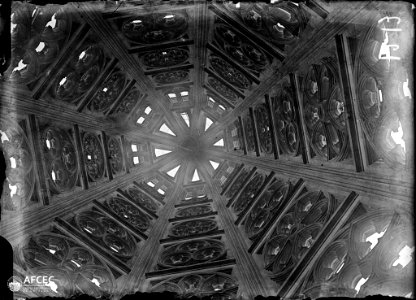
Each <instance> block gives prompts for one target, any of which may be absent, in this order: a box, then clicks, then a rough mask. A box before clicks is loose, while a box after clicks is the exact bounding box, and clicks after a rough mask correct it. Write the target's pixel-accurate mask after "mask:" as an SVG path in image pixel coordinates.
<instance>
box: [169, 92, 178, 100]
mask: <svg viewBox="0 0 416 300" xmlns="http://www.w3.org/2000/svg"><path fill="white" fill-rule="evenodd" d="M168 97H169V98H170V99H173V98H176V94H174V93H169V94H168Z"/></svg>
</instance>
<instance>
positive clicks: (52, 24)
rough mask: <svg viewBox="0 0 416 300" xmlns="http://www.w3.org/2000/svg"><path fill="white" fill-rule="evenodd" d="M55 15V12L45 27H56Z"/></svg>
mask: <svg viewBox="0 0 416 300" xmlns="http://www.w3.org/2000/svg"><path fill="white" fill-rule="evenodd" d="M55 17H56V14H53V15H52V18H51V20H50V21H49V22H48V23H46V25H45V27H48V26H49V27H51V28H52V29H54V28H55V27H56V18H55Z"/></svg>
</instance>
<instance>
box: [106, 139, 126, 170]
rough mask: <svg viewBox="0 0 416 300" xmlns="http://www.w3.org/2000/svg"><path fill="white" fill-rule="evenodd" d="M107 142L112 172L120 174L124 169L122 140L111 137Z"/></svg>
mask: <svg viewBox="0 0 416 300" xmlns="http://www.w3.org/2000/svg"><path fill="white" fill-rule="evenodd" d="M107 144H108V155H109V160H110V168H111V172H112V173H113V174H118V173H120V172H121V171H123V154H122V152H121V145H120V141H119V140H118V139H117V138H115V137H110V138H109V139H108V143H107Z"/></svg>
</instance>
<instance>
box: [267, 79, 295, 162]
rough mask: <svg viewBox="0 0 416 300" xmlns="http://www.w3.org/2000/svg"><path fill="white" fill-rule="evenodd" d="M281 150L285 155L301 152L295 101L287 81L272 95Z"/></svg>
mask: <svg viewBox="0 0 416 300" xmlns="http://www.w3.org/2000/svg"><path fill="white" fill-rule="evenodd" d="M271 99H272V106H273V113H274V115H275V118H276V129H277V130H276V131H277V137H278V142H279V149H280V150H281V151H282V152H283V153H287V154H290V155H297V153H298V151H299V141H300V137H299V129H298V126H297V117H296V115H295V110H294V99H293V95H292V92H291V90H290V85H289V83H288V82H287V81H285V82H284V83H283V84H282V85H281V86H279V87H277V88H276V89H275V91H273V92H272V95H271Z"/></svg>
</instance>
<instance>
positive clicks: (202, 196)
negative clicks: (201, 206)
mask: <svg viewBox="0 0 416 300" xmlns="http://www.w3.org/2000/svg"><path fill="white" fill-rule="evenodd" d="M206 196H207V195H205V194H203V195H199V196H197V198H200V199H201V198H205V197H206Z"/></svg>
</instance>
